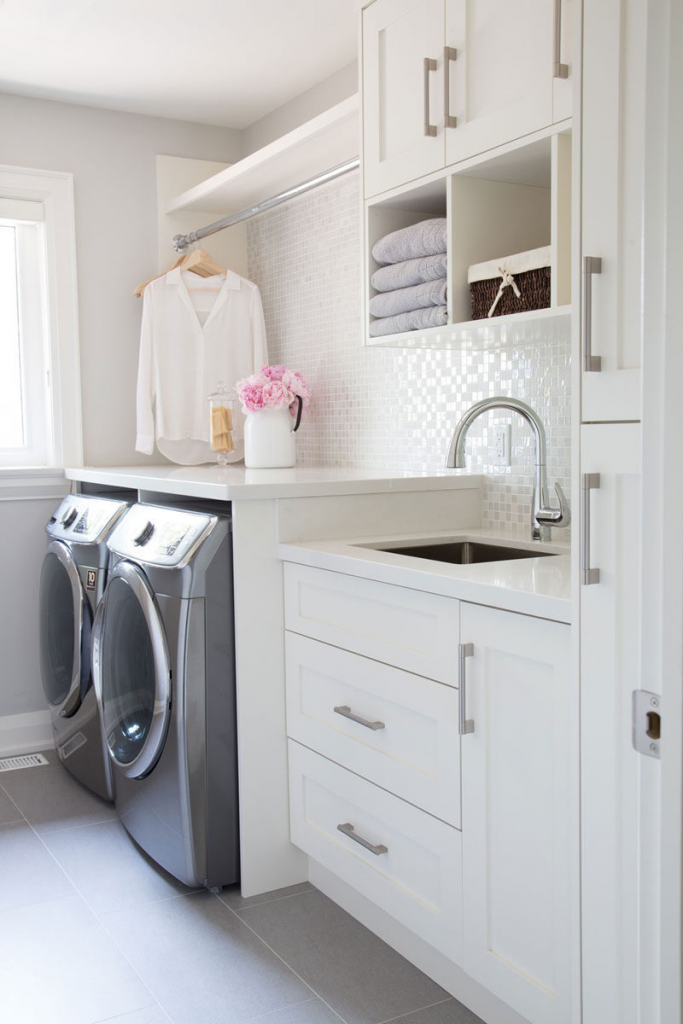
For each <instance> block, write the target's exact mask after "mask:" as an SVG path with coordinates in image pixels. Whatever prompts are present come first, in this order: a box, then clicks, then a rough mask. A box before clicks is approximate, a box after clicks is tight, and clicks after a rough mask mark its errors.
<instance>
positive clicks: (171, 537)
mask: <svg viewBox="0 0 683 1024" xmlns="http://www.w3.org/2000/svg"><path fill="white" fill-rule="evenodd" d="M217 521H218V520H217V518H216V516H211V515H207V514H205V513H203V512H187V511H185V510H184V509H175V508H164V507H163V506H160V505H145V504H142V503H139V504H137V505H133V506H132V507H131V508H130V509H129V511H128V512H127V513H126V515H125V516H124V517H123V519H122V520H121V522H120V523H118V525H117V526H116V529H115V530H114V532H113V533H112V535H111V537H110V538H109V540H108V541H107V546H108V547H109V550H110V551H113V552H114V554H117V555H121V556H122V557H123V558H130V559H132V560H133V561H135V562H141V563H144V564H146V565H160V566H163V567H166V568H169V569H178V568H180V567H181V566H183V565H187V563H188V562H189V561H190V559H191V558H192V556H193V555H194V553H195V551H197V549H198V548H199V546H200V544H202V543H203V541H204V540H205V538H206V537H208V535H209V534H210V533H211V530H212V529H213V528H214V526H215V525H216V523H217Z"/></svg>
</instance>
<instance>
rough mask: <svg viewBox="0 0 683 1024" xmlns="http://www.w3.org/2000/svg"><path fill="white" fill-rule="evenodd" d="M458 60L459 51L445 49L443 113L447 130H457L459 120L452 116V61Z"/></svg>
mask: <svg viewBox="0 0 683 1024" xmlns="http://www.w3.org/2000/svg"><path fill="white" fill-rule="evenodd" d="M457 59H458V51H457V50H456V49H455V47H454V46H444V48H443V111H444V115H443V116H444V124H445V125H446V127H447V128H457V127H458V119H457V117H455V116H454V115H453V114H451V74H450V69H451V61H452V60H457Z"/></svg>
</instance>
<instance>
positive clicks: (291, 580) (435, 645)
mask: <svg viewBox="0 0 683 1024" xmlns="http://www.w3.org/2000/svg"><path fill="white" fill-rule="evenodd" d="M285 626H286V628H287V629H290V630H293V631H294V632H295V633H302V634H303V635H304V636H310V637H313V638H314V639H315V640H322V641H324V643H328V644H333V645H334V646H335V647H343V648H344V649H345V650H347V651H353V652H355V653H356V654H364V655H365V656H366V657H367V658H374V659H375V660H376V661H383V662H386V663H387V664H388V665H396V666H397V667H398V668H404V669H407V670H408V671H409V672H415V673H416V674H417V675H420V676H427V677H429V678H430V679H438V680H439V681H440V682H442V683H447V684H448V685H450V686H455V685H457V660H458V659H457V646H458V632H459V613H458V602H457V601H456V600H454V599H453V598H449V597H439V596H437V595H436V594H425V593H422V592H420V591H418V590H409V589H408V588H407V587H396V586H392V585H390V584H387V583H377V582H376V581H375V580H364V579H360V578H358V577H357V576H346V575H344V574H343V573H338V572H330V571H329V570H327V569H312V568H310V567H309V566H306V565H296V564H293V563H287V564H285Z"/></svg>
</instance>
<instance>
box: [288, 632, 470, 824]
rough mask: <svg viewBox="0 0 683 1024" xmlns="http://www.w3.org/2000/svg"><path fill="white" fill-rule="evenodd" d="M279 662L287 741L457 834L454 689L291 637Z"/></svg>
mask: <svg viewBox="0 0 683 1024" xmlns="http://www.w3.org/2000/svg"><path fill="white" fill-rule="evenodd" d="M454 653H455V652H454ZM285 654H286V665H287V733H288V735H289V736H291V737H292V738H293V739H295V740H298V741H299V743H303V744H305V746H307V747H311V748H312V749H313V750H319V751H320V752H321V753H323V754H324V755H325V756H326V757H329V758H331V759H332V760H333V761H337V762H338V763H339V764H343V765H345V766H346V767H347V768H350V769H351V771H353V772H356V774H358V775H362V776H363V777H364V778H366V779H369V780H370V782H376V783H377V785H379V786H383V787H384V789H388V790H389V791H390V792H391V793H395V794H396V796H400V797H402V798H403V799H404V800H408V801H409V802H410V803H412V804H415V805H416V806H417V807H422V808H423V809H424V810H426V811H429V812H430V814H434V815H436V817H437V818H442V819H443V820H444V821H447V822H448V823H449V824H450V825H456V826H458V827H459V826H460V737H459V735H458V691H457V690H456V689H454V688H453V687H452V686H444V685H443V683H436V682H434V681H433V680H432V679H424V678H423V677H421V676H414V675H411V674H410V673H409V672H402V671H401V670H400V669H397V668H394V667H393V666H391V665H382V664H381V663H379V662H377V661H371V659H370V658H361V657H359V656H358V655H357V654H351V653H350V652H349V651H341V650H339V648H337V647H330V646H329V645H328V644H321V643H319V642H318V641H317V640H310V639H309V638H308V637H304V636H298V635H297V634H296V633H287V638H286V642H285Z"/></svg>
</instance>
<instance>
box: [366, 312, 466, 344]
mask: <svg viewBox="0 0 683 1024" xmlns="http://www.w3.org/2000/svg"><path fill="white" fill-rule="evenodd" d="M447 322H448V309H447V307H446V306H428V307H426V308H425V309H414V310H411V312H409V313H399V314H398V316H385V317H381V318H380V319H379V320H373V321H372V323H371V324H370V337H371V338H379V337H382V336H384V335H386V334H403V332H404V331H420V330H424V329H425V328H427V327H443V326H444V324H446V323H447Z"/></svg>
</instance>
